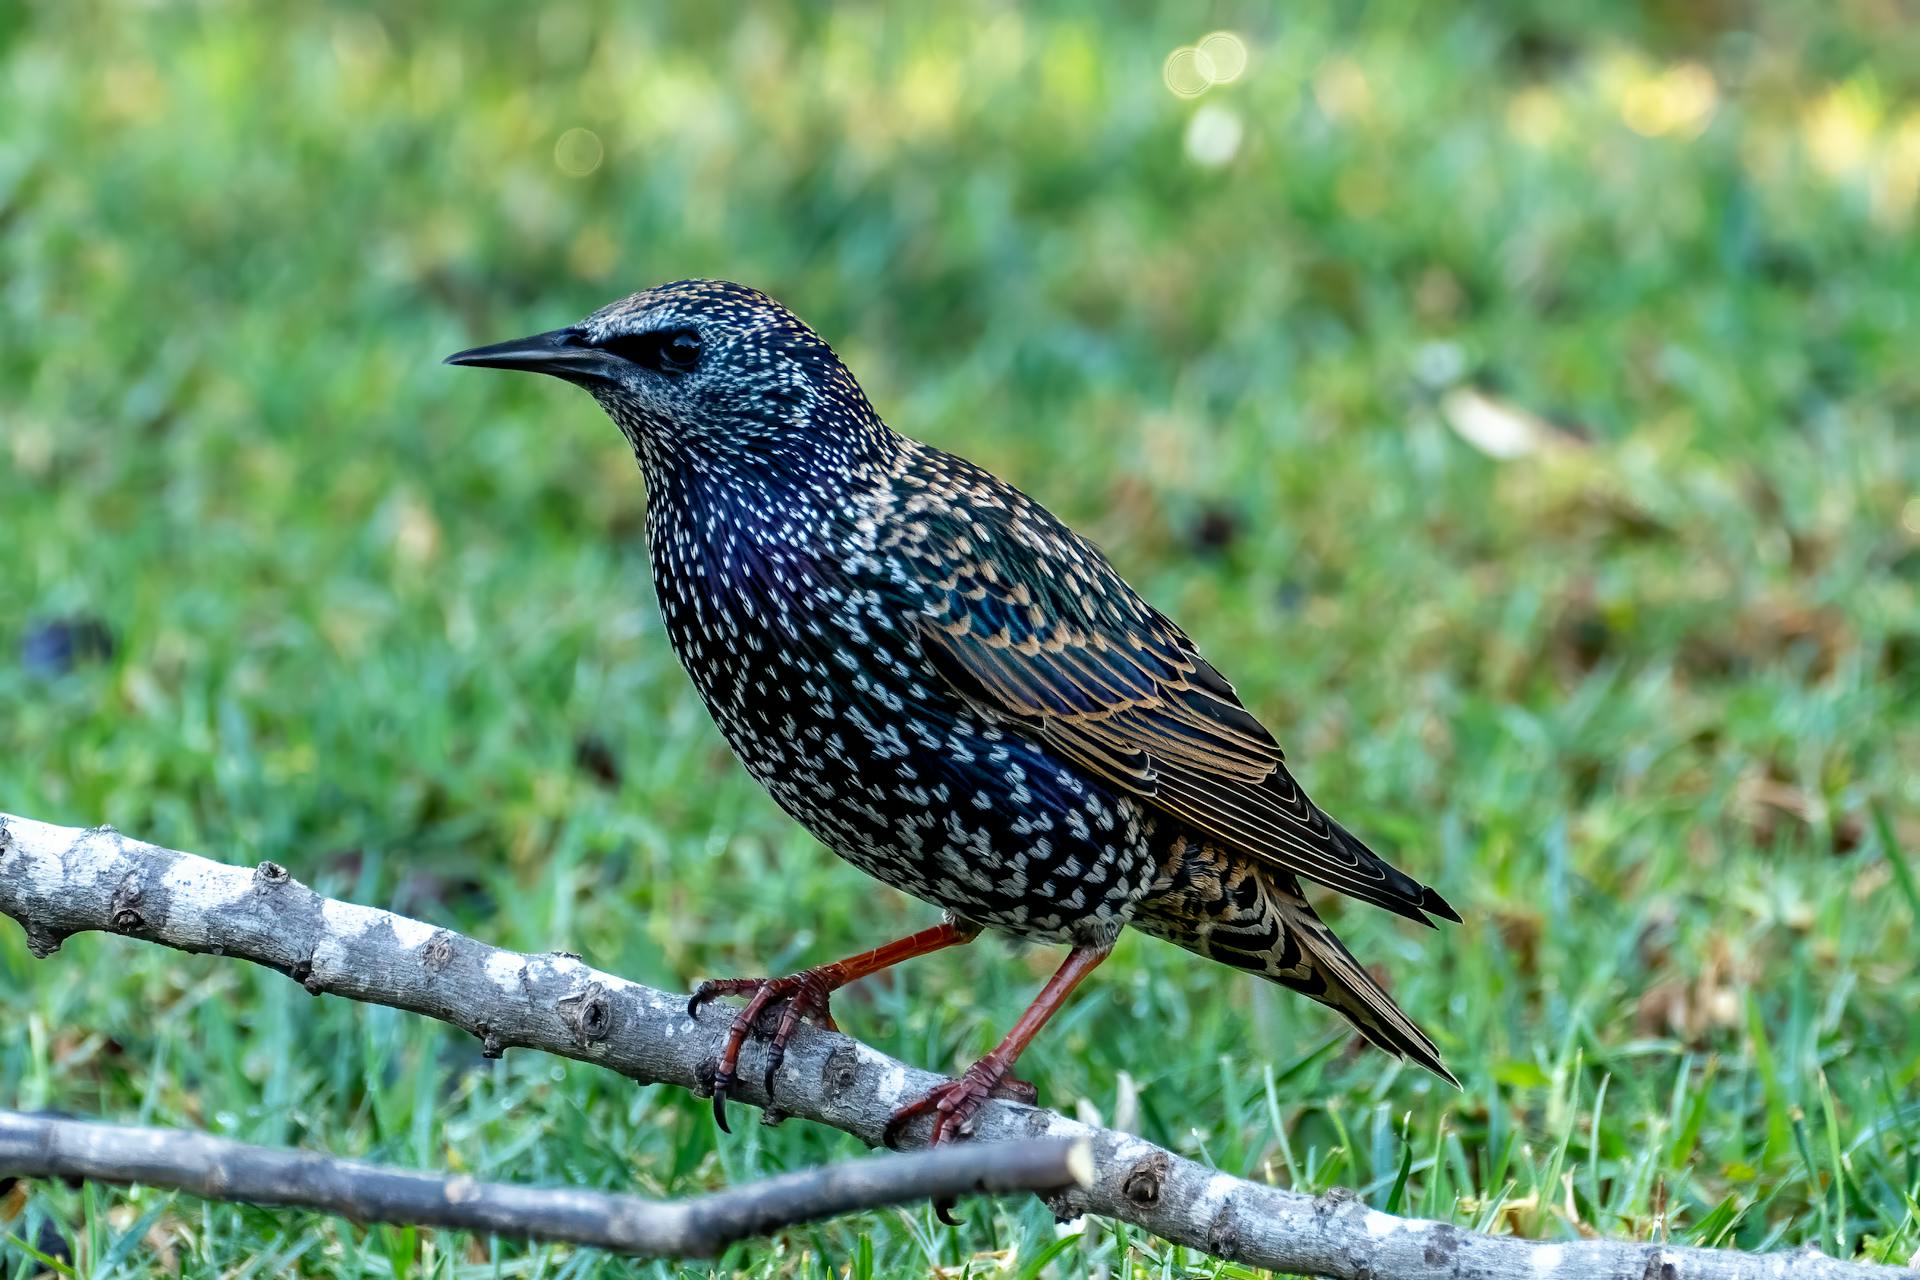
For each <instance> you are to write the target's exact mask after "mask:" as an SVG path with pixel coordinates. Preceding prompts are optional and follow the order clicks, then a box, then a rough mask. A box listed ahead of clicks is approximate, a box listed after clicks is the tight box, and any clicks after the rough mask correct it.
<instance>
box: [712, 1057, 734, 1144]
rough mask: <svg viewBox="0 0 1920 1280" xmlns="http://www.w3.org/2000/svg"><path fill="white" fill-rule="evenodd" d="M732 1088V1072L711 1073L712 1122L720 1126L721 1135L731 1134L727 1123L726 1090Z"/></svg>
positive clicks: (731, 1130)
mask: <svg viewBox="0 0 1920 1280" xmlns="http://www.w3.org/2000/svg"><path fill="white" fill-rule="evenodd" d="M732 1086H733V1072H731V1071H716V1072H714V1073H713V1122H714V1123H715V1124H717V1125H719V1126H720V1132H722V1133H732V1132H733V1127H732V1126H731V1125H729V1124H728V1123H727V1090H728V1089H729V1088H731V1087H732Z"/></svg>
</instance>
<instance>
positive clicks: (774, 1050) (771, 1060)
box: [764, 1024, 787, 1102]
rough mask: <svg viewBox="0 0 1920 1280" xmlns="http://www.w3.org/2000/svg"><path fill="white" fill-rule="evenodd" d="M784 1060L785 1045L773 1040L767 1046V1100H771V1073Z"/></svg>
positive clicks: (778, 1067)
mask: <svg viewBox="0 0 1920 1280" xmlns="http://www.w3.org/2000/svg"><path fill="white" fill-rule="evenodd" d="M783 1025H784V1024H783ZM786 1060H787V1046H786V1045H784V1044H781V1043H779V1042H778V1041H775V1042H774V1043H773V1044H771V1045H769V1046H767V1077H766V1080H765V1081H764V1083H765V1085H766V1087H767V1101H769V1102H771V1101H773V1073H774V1072H776V1071H778V1070H779V1069H780V1064H781V1063H782V1062H785V1061H786Z"/></svg>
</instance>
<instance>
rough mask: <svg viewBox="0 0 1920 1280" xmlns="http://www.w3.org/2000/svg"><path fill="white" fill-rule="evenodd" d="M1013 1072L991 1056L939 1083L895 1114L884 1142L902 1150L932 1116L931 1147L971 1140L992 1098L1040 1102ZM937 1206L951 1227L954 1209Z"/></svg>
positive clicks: (1029, 1085) (1026, 1083)
mask: <svg viewBox="0 0 1920 1280" xmlns="http://www.w3.org/2000/svg"><path fill="white" fill-rule="evenodd" d="M1011 1071H1012V1064H1011V1063H1009V1062H1003V1061H1002V1060H1001V1059H999V1058H998V1057H996V1056H995V1055H993V1054H991V1053H990V1054H988V1055H987V1056H986V1057H984V1058H982V1059H980V1061H978V1062H976V1063H974V1064H973V1065H972V1066H970V1067H968V1068H967V1069H966V1071H965V1072H964V1073H963V1074H962V1075H961V1077H960V1078H959V1079H958V1080H947V1081H944V1082H942V1083H940V1084H937V1085H935V1086H934V1087H933V1088H931V1089H929V1090H927V1092H926V1093H924V1094H922V1095H921V1096H920V1097H918V1098H916V1099H915V1100H914V1101H912V1102H909V1103H908V1104H907V1105H906V1106H904V1107H901V1108H900V1109H899V1110H898V1111H895V1112H894V1113H893V1116H892V1118H890V1119H889V1120H888V1121H887V1127H886V1128H885V1129H884V1130H882V1131H881V1134H880V1141H881V1142H882V1143H884V1144H885V1145H887V1146H888V1147H891V1148H893V1149H894V1150H898V1149H899V1147H900V1139H901V1137H902V1136H904V1134H905V1133H906V1129H907V1126H908V1125H910V1124H912V1123H913V1122H914V1121H915V1120H918V1119H919V1118H920V1117H921V1116H924V1115H929V1114H931V1115H932V1116H933V1132H932V1133H931V1134H930V1135H929V1136H928V1138H927V1145H928V1146H930V1147H937V1146H939V1145H940V1144H941V1143H942V1142H944V1141H948V1140H958V1139H961V1138H966V1137H970V1136H971V1135H972V1133H973V1126H974V1122H975V1121H976V1120H977V1119H978V1118H979V1115H980V1109H981V1108H982V1107H984V1106H986V1104H987V1099H989V1098H1011V1099H1013V1100H1014V1101H1017V1102H1025V1103H1032V1102H1034V1101H1036V1100H1037V1099H1038V1098H1039V1096H1040V1095H1039V1091H1038V1090H1037V1089H1035V1088H1034V1087H1033V1085H1031V1084H1030V1083H1028V1082H1027V1081H1025V1080H1016V1079H1013V1078H1012V1075H1011ZM937 1207H938V1208H939V1209H940V1210H941V1213H940V1219H941V1221H943V1222H946V1223H949V1224H950V1225H951V1223H952V1218H951V1216H950V1215H949V1214H948V1213H947V1212H946V1210H947V1209H949V1208H950V1207H951V1206H950V1205H947V1204H942V1205H939V1206H937Z"/></svg>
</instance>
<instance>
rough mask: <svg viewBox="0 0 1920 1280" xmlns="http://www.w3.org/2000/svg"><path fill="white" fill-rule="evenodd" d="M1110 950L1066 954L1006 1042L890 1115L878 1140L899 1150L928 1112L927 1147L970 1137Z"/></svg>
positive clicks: (1089, 949)
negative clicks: (1023, 1058) (1031, 1047)
mask: <svg viewBox="0 0 1920 1280" xmlns="http://www.w3.org/2000/svg"><path fill="white" fill-rule="evenodd" d="M1112 950H1113V947H1112V946H1111V945H1108V946H1104V947H1075V948H1074V949H1073V950H1072V951H1069V952H1068V953H1067V958H1066V959H1065V960H1064V961H1062V962H1061V965H1060V968H1059V969H1058V970H1057V971H1055V973H1054V975H1053V977H1051V978H1049V979H1048V980H1047V985H1046V986H1044V987H1042V988H1041V989H1040V994H1039V995H1037V996H1035V997H1034V999H1033V1003H1032V1004H1030V1005H1028V1006H1027V1011H1026V1012H1025V1013H1023V1014H1021V1015H1020V1021H1018V1022H1016V1023H1014V1024H1013V1030H1011V1031H1009V1032H1007V1038H1006V1039H1004V1040H1002V1041H1001V1042H1000V1043H999V1044H997V1045H995V1046H994V1048H993V1051H992V1052H991V1053H989V1054H987V1056H986V1057H984V1058H982V1059H980V1061H978V1062H976V1063H974V1064H973V1065H972V1066H970V1067H968V1068H967V1070H966V1073H965V1074H964V1075H962V1076H961V1077H960V1078H959V1079H958V1080H949V1081H947V1082H946V1083H945V1084H940V1085H936V1086H934V1087H933V1088H932V1089H931V1090H929V1091H928V1092H927V1094H926V1095H925V1096H924V1097H921V1098H918V1099H916V1100H914V1101H913V1102H909V1103H908V1104H907V1105H906V1106H904V1107H901V1108H900V1109H899V1110H898V1111H896V1112H894V1113H893V1118H892V1119H890V1120H888V1121H887V1127H886V1131H885V1132H884V1133H883V1134H882V1136H881V1140H882V1141H884V1142H885V1143H886V1144H887V1145H888V1146H889V1147H893V1146H898V1145H899V1138H900V1135H901V1133H902V1132H903V1131H904V1130H905V1128H906V1126H907V1125H908V1124H910V1123H912V1122H913V1121H914V1120H917V1119H919V1118H920V1117H921V1116H924V1115H926V1114H928V1113H929V1112H931V1113H932V1114H933V1133H932V1135H931V1136H930V1137H929V1138H928V1139H927V1145H928V1146H935V1145H938V1143H939V1142H940V1140H941V1139H942V1138H945V1137H946V1136H947V1135H948V1133H952V1134H953V1135H954V1136H956V1137H965V1136H966V1135H967V1134H968V1133H970V1132H971V1131H972V1129H973V1118H974V1116H975V1115H976V1114H977V1113H978V1112H979V1110H980V1108H981V1107H982V1106H983V1105H985V1103H986V1101H987V1099H988V1098H989V1097H991V1096H993V1091H994V1090H995V1089H997V1088H999V1087H1000V1086H1001V1085H1002V1084H1003V1083H1005V1082H1006V1080H1007V1077H1008V1075H1009V1074H1011V1073H1012V1071H1013V1064H1014V1061H1015V1060H1016V1059H1017V1058H1019V1056H1020V1054H1021V1051H1022V1050H1024V1049H1025V1048H1026V1047H1027V1045H1028V1044H1029V1043H1031V1042H1032V1040H1033V1038H1034V1037H1035V1036H1036V1035H1038V1034H1040V1028H1042V1027H1044V1026H1046V1025H1047V1019H1049V1018H1051V1017H1053V1015H1054V1014H1055V1013H1056V1012H1058V1011H1059V1009H1060V1006H1062V1005H1064V1004H1065V1003H1066V1002H1067V997H1068V996H1069V995H1071V994H1073V989H1074V988H1075V987H1077V986H1079V985H1080V979H1082V978H1084V977H1086V976H1087V975H1088V974H1089V973H1092V972H1093V970H1094V966H1096V965H1098V964H1099V963H1100V962H1101V961H1102V960H1105V959H1106V958H1107V955H1108V953H1109V952H1111V951H1112Z"/></svg>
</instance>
